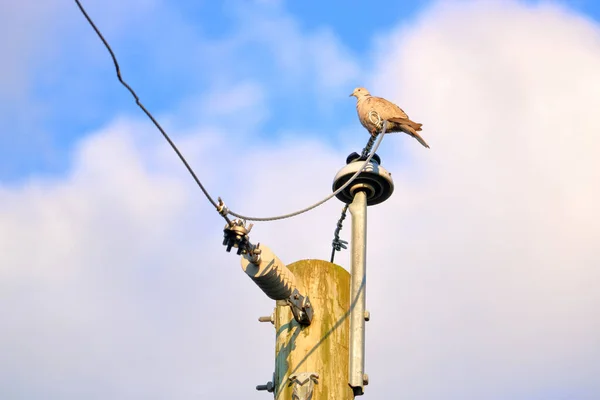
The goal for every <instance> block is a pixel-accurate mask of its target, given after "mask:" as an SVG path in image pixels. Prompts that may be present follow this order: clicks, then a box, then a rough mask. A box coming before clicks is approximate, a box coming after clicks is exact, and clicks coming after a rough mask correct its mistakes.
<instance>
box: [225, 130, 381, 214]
mask: <svg viewBox="0 0 600 400" xmlns="http://www.w3.org/2000/svg"><path fill="white" fill-rule="evenodd" d="M386 129H387V121H383V130H382V131H381V133H380V134H379V135H377V136H378V137H379V139H377V143H375V148H374V149H373V151H372V152H371V153H370V154H369V156H368V157H367V158H366V160H365V161H364V163H363V165H362V166H361V167H360V169H359V170H358V171H356V173H355V174H354V175H352V177H351V178H350V179H349V180H348V182H346V183H344V184H343V185H342V186H341V187H340V188H339V189H337V190H336V191H335V192H333V193H331V194H330V195H329V196H327V197H325V198H324V199H323V200H321V201H318V202H316V203H314V204H312V205H310V206H308V207H306V208H303V209H301V210H298V211H295V212H292V213H289V214H283V215H278V216H276V217H247V216H245V215H241V214H237V213H235V212H233V211H228V214H230V215H233V216H234V217H238V218H241V219H244V220H247V221H277V220H280V219H286V218H291V217H295V216H297V215H300V214H303V213H305V212H307V211H310V210H312V209H313V208H317V207H318V206H320V205H322V204H323V203H325V202H327V201H329V200H330V199H332V198H333V197H334V196H336V195H337V194H338V193H340V192H341V191H342V190H344V189H346V187H347V186H348V185H350V184H351V183H352V182H353V181H354V180H355V179H356V178H357V177H358V175H360V174H361V172H363V170H364V169H365V168H366V167H367V165H368V164H369V161H371V158H372V157H373V155H375V152H376V151H377V149H378V148H379V145H380V144H381V141H382V140H383V137H384V136H385V131H386ZM370 140H371V139H369V141H370Z"/></svg>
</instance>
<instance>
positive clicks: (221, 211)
mask: <svg viewBox="0 0 600 400" xmlns="http://www.w3.org/2000/svg"><path fill="white" fill-rule="evenodd" d="M217 211H218V213H219V214H221V215H222V216H223V217H227V214H229V208H228V207H227V206H226V205H225V203H224V202H223V200H222V199H221V198H220V197H219V204H217Z"/></svg>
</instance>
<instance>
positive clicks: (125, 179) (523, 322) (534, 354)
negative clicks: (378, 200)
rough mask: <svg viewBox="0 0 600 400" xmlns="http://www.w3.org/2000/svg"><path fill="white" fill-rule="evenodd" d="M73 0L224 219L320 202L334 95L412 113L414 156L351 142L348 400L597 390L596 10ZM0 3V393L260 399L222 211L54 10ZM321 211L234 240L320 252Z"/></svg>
mask: <svg viewBox="0 0 600 400" xmlns="http://www.w3.org/2000/svg"><path fill="white" fill-rule="evenodd" d="M0 1H2V0H0ZM82 2H83V4H84V6H85V7H86V9H87V11H88V12H89V13H90V15H91V16H92V18H93V19H94V20H95V22H96V23H97V25H98V26H99V27H100V29H101V30H102V32H103V33H104V34H105V37H106V38H107V39H108V40H109V42H110V44H111V46H112V47H113V50H114V51H115V53H116V54H117V57H118V59H119V62H120V65H121V70H122V73H123V76H124V78H125V80H126V81H127V82H128V83H129V84H131V86H132V87H133V88H134V89H135V90H136V91H137V93H138V95H139V96H140V98H141V100H142V102H143V103H144V104H145V105H146V106H147V108H148V109H150V110H151V111H152V112H153V113H154V115H155V116H156V117H157V118H158V120H159V121H160V122H161V123H162V124H163V126H164V127H165V128H166V129H167V131H168V132H169V133H170V134H171V135H172V137H173V139H174V140H175V141H176V143H177V144H178V145H179V147H180V149H181V150H182V151H183V153H184V154H185V155H186V156H187V157H188V159H189V161H190V163H191V164H192V166H193V167H194V168H195V169H196V172H197V173H198V175H199V176H200V178H201V179H202V181H203V182H204V183H205V184H206V185H207V188H208V190H209V191H210V193H211V194H212V195H213V196H215V197H216V196H222V197H223V198H224V199H225V200H226V202H227V204H228V205H229V206H230V207H231V208H232V209H233V210H235V211H237V212H241V213H244V214H253V215H259V216H266V215H272V214H278V213H284V212H290V211H293V210H295V209H298V208H301V207H304V206H306V205H308V204H310V203H313V202H314V201H316V200H318V199H320V198H322V197H324V196H325V195H327V194H328V193H329V190H330V188H331V180H332V178H333V176H335V174H336V172H337V171H338V170H339V168H341V167H342V166H343V165H344V162H345V159H346V156H347V155H348V154H349V153H350V152H352V151H359V150H360V149H361V148H362V146H363V145H364V143H365V142H366V140H367V138H368V134H367V132H366V131H365V130H364V128H363V127H362V126H360V124H359V123H358V120H357V117H356V111H355V100H354V99H353V98H349V97H348V95H349V94H350V93H351V92H352V90H353V89H354V88H355V87H356V86H366V87H368V88H369V89H371V92H372V93H373V94H374V95H380V96H385V97H387V98H389V99H390V100H393V101H394V102H396V103H397V104H399V105H400V106H401V107H402V108H403V109H404V110H405V111H406V112H407V113H408V114H409V115H410V116H411V118H412V119H414V120H415V121H418V122H421V123H423V136H424V138H425V139H426V140H427V142H428V143H429V144H430V145H431V149H430V150H427V149H423V148H422V147H421V146H420V145H419V144H418V143H417V142H416V141H414V140H413V139H411V138H410V137H408V136H405V135H400V134H398V135H389V136H386V138H385V140H384V142H383V144H382V147H381V149H380V151H379V154H380V155H381V157H382V160H383V165H384V166H385V167H386V168H387V169H388V170H389V171H390V172H392V174H393V177H394V180H395V188H396V189H395V193H394V195H393V196H392V197H391V198H390V199H389V200H388V201H386V202H385V203H382V204H380V205H377V206H376V207H372V208H369V245H368V262H369V290H368V292H367V293H368V297H367V299H368V300H367V304H368V308H369V310H370V311H371V314H372V315H373V318H372V320H371V321H370V322H369V325H368V330H367V371H366V372H367V373H369V375H370V378H371V383H370V385H369V386H368V387H367V394H366V396H369V397H370V398H374V399H377V398H390V397H391V396H392V397H400V398H406V399H411V400H413V399H414V400H442V399H443V400H451V399H471V398H478V399H486V400H487V399H489V400H501V399H508V398H510V399H517V400H532V399H540V400H559V399H560V400H562V399H569V400H573V399H574V400H588V399H590V400H591V399H597V398H598V397H600V385H599V383H598V379H597V377H598V376H600V342H599V341H598V338H600V320H599V318H598V313H597V310H598V308H599V307H600V294H599V293H600V272H599V271H600V270H599V269H598V265H600V257H599V256H598V251H597V238H598V236H599V235H600V211H599V209H598V207H597V204H599V203H600V190H599V189H598V185H597V182H598V181H599V180H600V161H598V158H597V154H598V148H599V147H600V139H598V135H597V132H599V131H600V122H598V120H597V119H596V118H594V116H595V115H596V113H597V110H598V107H600V25H599V23H598V20H599V19H600V7H599V6H598V4H597V2H593V1H573V2H544V1H535V2H534V1H517V0H511V1H508V0H507V1H437V2H436V1H397V2H391V1H377V2H372V3H370V4H369V5H367V4H366V3H364V2H358V1H348V2H326V3H324V4H320V3H319V4H317V3H316V2H300V1H294V2H292V1H286V0H252V1H250V0H248V1H223V2H214V1H213V2H208V1H200V2H192V1H170V2H167V1H164V0H131V1H128V2H118V1H115V0H110V1H98V0H88V1H85V0H82ZM1 4H2V5H1V11H2V12H0V36H2V37H3V38H4V39H3V40H2V41H0V52H1V53H2V54H3V60H4V61H3V63H2V64H1V65H0V69H2V74H0V87H1V88H2V90H0V320H2V321H3V328H2V329H0V354H2V355H3V357H1V358H0V398H7V399H81V398H86V399H95V398H97V399H109V398H110V399H150V398H156V399H163V398H169V399H191V398H224V399H233V398H247V399H254V398H256V399H258V398H264V396H265V394H264V393H258V392H255V391H254V389H253V388H254V386H255V385H257V384H261V383H264V382H266V381H267V380H268V379H270V377H271V374H272V368H273V357H272V353H273V345H274V343H273V336H274V335H273V332H272V330H271V329H272V328H271V327H270V326H265V325H268V324H262V325H259V324H258V323H257V322H256V318H257V317H258V316H260V315H266V314H268V313H269V312H270V311H271V310H272V307H273V304H272V302H271V301H270V300H269V299H267V298H265V296H263V295H262V293H261V292H260V291H258V290H257V289H256V287H255V286H253V284H252V283H251V282H250V281H249V280H248V279H247V278H246V277H245V276H244V275H243V273H241V272H240V270H239V260H238V258H237V257H236V256H235V255H233V254H228V253H226V252H225V251H224V248H223V247H222V246H221V240H222V228H223V221H222V219H221V218H220V217H219V216H218V215H217V214H216V213H215V212H214V210H212V208H211V207H210V205H209V204H208V202H206V201H205V199H204V198H203V197H202V195H201V193H200V191H199V190H198V189H197V188H196V187H195V186H194V184H193V181H192V179H191V178H190V177H189V176H188V175H187V173H186V171H185V169H184V167H183V166H182V165H181V164H180V163H179V161H178V160H177V158H176V156H175V154H174V153H173V152H172V151H171V150H170V148H169V147H168V146H167V144H166V143H165V142H164V140H163V139H162V138H161V137H160V134H159V132H158V131H156V129H155V128H154V127H153V126H152V125H151V124H150V123H149V122H148V121H147V119H146V118H145V116H144V115H143V113H142V112H141V111H140V110H139V109H138V108H137V106H136V105H135V103H134V101H133V99H132V98H131V96H130V94H129V93H128V92H127V91H126V90H125V89H124V88H123V87H122V86H121V85H120V84H119V83H118V81H117V79H116V76H115V72H114V67H113V65H112V62H111V60H110V57H109V54H108V53H107V51H106V49H105V48H104V47H103V46H102V44H101V42H100V41H99V39H98V38H97V37H96V36H95V34H94V32H93V31H92V29H91V27H89V26H88V25H87V23H86V21H85V19H84V18H83V16H82V15H81V14H80V13H79V11H78V9H77V7H76V4H75V2H69V1H67V2H62V1H57V0H48V1H45V2H41V3H40V2H33V1H32V0H27V1H24V2H8V1H2V3H1ZM340 209H341V204H340V203H339V202H338V201H337V200H335V199H334V200H332V201H330V202H328V203H326V204H325V205H323V206H322V207H319V208H318V209H316V210H314V211H312V212H310V213H307V214H305V215H303V216H301V217H297V218H294V219H291V220H285V221H278V222H274V223H258V224H256V226H255V228H254V229H253V231H252V236H251V238H252V239H253V241H260V242H261V243H264V244H267V245H268V246H269V247H270V248H272V249H273V250H274V251H275V252H276V253H277V254H278V256H279V257H280V258H281V259H282V260H284V261H285V262H288V263H291V262H294V261H295V260H299V259H304V258H328V256H329V253H330V243H331V238H332V234H333V230H334V228H335V222H336V221H337V218H338V216H339V211H340ZM349 227H350V222H349V220H347V223H346V226H345V227H344V230H343V231H342V239H346V240H347V239H348V236H349V235H348V229H349ZM336 261H337V262H339V264H340V265H342V266H343V267H345V268H348V266H349V256H348V254H347V252H342V253H340V254H339V255H338V256H337V258H336ZM232 293H233V294H235V295H232ZM392 296H393V299H394V300H393V301H391V300H390V299H391V298H392ZM240 298H241V299H243V301H240V300H239V299H240ZM240 332H243V334H244V337H243V339H240ZM207 344H209V345H207ZM232 376H235V377H236V382H237V383H238V384H237V385H232V384H231V379H232V378H231V377H232Z"/></svg>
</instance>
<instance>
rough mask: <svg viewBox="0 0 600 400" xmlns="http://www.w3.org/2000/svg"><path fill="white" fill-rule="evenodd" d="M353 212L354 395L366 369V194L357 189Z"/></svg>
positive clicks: (351, 368)
mask: <svg viewBox="0 0 600 400" xmlns="http://www.w3.org/2000/svg"><path fill="white" fill-rule="evenodd" d="M349 208H350V213H351V214H352V244H351V246H350V249H351V277H350V302H351V306H350V347H349V349H348V350H349V362H348V383H349V385H350V387H352V390H353V391H354V395H355V396H360V395H362V394H363V393H364V382H363V375H364V369H365V305H366V293H365V291H366V285H367V275H366V252H367V229H366V228H367V194H366V193H365V192H364V191H360V190H359V191H357V192H356V194H355V195H354V201H353V202H352V203H351V204H350V207H349Z"/></svg>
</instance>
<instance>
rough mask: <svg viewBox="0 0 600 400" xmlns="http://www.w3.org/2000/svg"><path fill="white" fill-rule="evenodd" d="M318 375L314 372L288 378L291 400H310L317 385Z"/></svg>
mask: <svg viewBox="0 0 600 400" xmlns="http://www.w3.org/2000/svg"><path fill="white" fill-rule="evenodd" d="M317 379H319V374H317V373H315V372H302V373H300V374H294V375H292V376H290V377H289V378H288V380H289V385H290V386H291V385H294V387H293V388H292V400H311V399H312V395H313V390H314V388H315V384H318V383H319V382H318V381H317Z"/></svg>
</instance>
